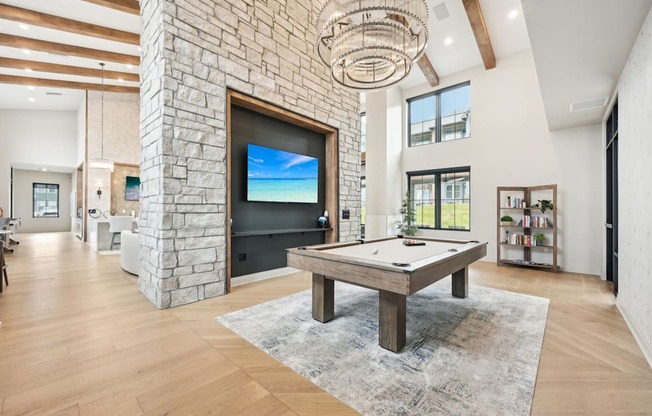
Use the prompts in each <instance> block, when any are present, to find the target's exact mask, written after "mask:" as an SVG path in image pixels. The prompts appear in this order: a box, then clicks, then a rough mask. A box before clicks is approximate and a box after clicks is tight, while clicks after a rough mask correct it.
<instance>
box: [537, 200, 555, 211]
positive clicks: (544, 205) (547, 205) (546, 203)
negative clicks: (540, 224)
mask: <svg viewBox="0 0 652 416" xmlns="http://www.w3.org/2000/svg"><path fill="white" fill-rule="evenodd" d="M537 201H539V204H541V213H542V214H543V213H544V212H546V210H547V209H549V210H551V211H552V209H553V208H554V207H553V206H552V201H551V200H549V199H538V200H537ZM539 204H537V205H539Z"/></svg>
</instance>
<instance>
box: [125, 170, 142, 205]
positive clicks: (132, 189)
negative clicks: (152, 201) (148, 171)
mask: <svg viewBox="0 0 652 416" xmlns="http://www.w3.org/2000/svg"><path fill="white" fill-rule="evenodd" d="M125 199H126V200H127V201H138V200H139V199H140V178H139V177H138V176H127V177H126V178H125Z"/></svg>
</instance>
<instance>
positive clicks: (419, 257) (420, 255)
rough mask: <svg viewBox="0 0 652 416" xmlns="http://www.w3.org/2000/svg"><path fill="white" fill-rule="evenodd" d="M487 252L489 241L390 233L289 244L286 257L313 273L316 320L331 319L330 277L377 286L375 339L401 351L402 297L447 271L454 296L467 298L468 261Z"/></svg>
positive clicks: (333, 301)
mask: <svg viewBox="0 0 652 416" xmlns="http://www.w3.org/2000/svg"><path fill="white" fill-rule="evenodd" d="M404 240H410V241H412V242H413V243H414V245H406V244H405V243H404ZM486 254H487V243H480V242H478V241H461V240H442V239H433V238H424V237H409V238H402V237H400V236H399V237H397V236H393V237H387V238H379V239H374V240H358V241H354V242H345V243H332V244H321V245H317V246H309V247H297V248H290V249H288V250H287V261H288V266H290V267H295V268H297V269H301V270H306V271H309V272H312V317H313V318H314V319H316V320H318V321H320V322H328V321H330V320H331V319H333V316H334V312H335V296H334V295H335V292H334V289H335V284H334V280H338V281H341V282H346V283H351V284H354V285H358V286H363V287H367V288H370V289H376V290H378V292H379V298H380V299H379V300H380V302H379V305H380V306H379V313H378V317H379V318H378V319H379V325H378V342H379V344H380V346H381V347H383V348H386V349H388V350H390V351H393V352H399V351H400V350H401V348H403V347H404V346H405V322H406V298H407V297H408V296H409V295H412V294H413V293H416V292H418V291H419V290H421V289H423V288H425V287H427V286H429V285H431V284H433V283H435V282H436V281H438V280H440V279H443V278H444V277H446V276H448V275H451V274H452V293H453V296H455V297H459V298H465V297H467V295H468V266H469V264H471V263H473V262H474V261H476V260H478V259H480V258H482V257H484V256H485V255H486ZM416 319H418V317H417V318H416Z"/></svg>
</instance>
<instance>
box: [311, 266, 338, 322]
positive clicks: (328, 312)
mask: <svg viewBox="0 0 652 416" xmlns="http://www.w3.org/2000/svg"><path fill="white" fill-rule="evenodd" d="M333 316H335V281H333V280H331V279H329V278H327V277H326V276H324V275H323V274H317V273H313V274H312V317H313V319H316V320H318V321H319V322H328V321H330V320H331V319H333Z"/></svg>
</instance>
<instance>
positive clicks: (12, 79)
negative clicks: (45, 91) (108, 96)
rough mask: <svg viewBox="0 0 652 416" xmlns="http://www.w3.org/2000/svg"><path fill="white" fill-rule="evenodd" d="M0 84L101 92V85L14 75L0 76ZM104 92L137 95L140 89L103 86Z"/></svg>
mask: <svg viewBox="0 0 652 416" xmlns="http://www.w3.org/2000/svg"><path fill="white" fill-rule="evenodd" d="M0 84H19V85H33V86H35V87H51V88H68V89H73V90H89V91H102V84H95V83H91V82H73V81H61V80H58V79H45V78H31V77H17V76H14V75H4V74H0ZM104 91H107V92H126V93H132V94H138V93H139V92H140V89H139V88H138V87H127V86H121V85H106V84H104Z"/></svg>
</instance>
